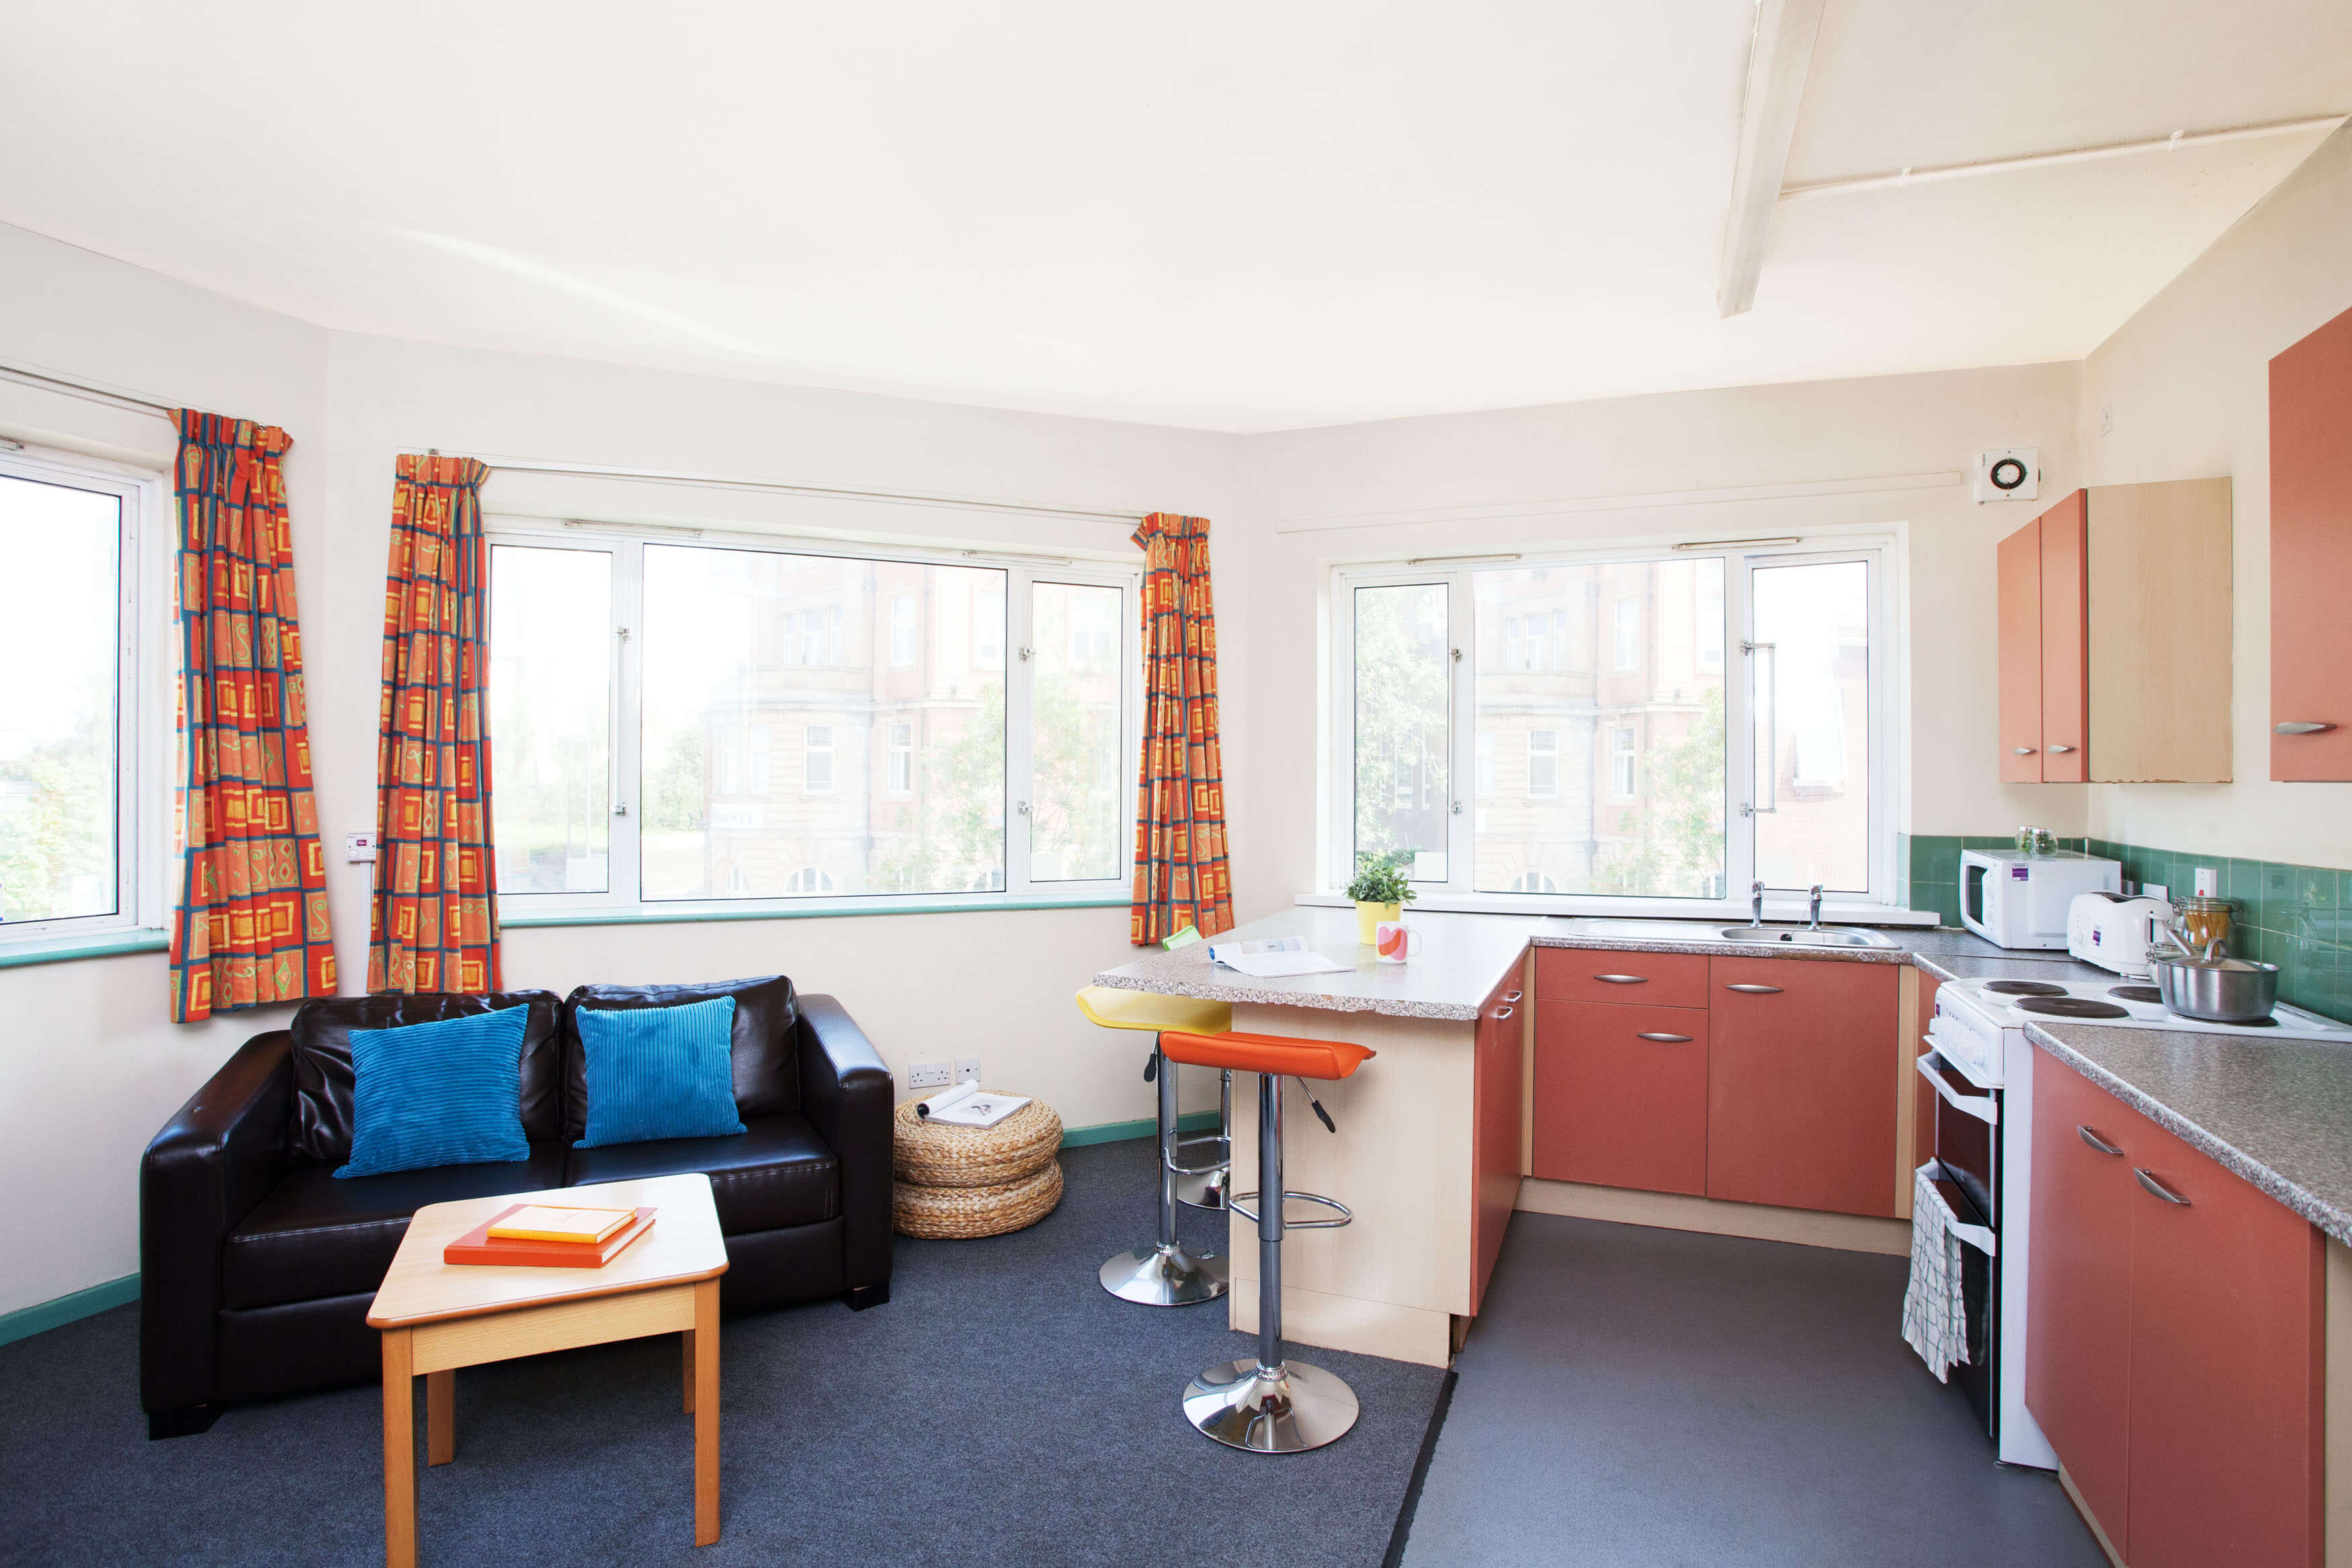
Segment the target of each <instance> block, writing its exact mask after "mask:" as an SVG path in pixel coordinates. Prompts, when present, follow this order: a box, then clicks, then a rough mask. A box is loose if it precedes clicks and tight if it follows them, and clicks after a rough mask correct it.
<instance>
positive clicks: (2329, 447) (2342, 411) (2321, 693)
mask: <svg viewBox="0 0 2352 1568" xmlns="http://www.w3.org/2000/svg"><path fill="white" fill-rule="evenodd" d="M2347 432H2352V310H2347V311H2346V312H2345V313H2344V314H2343V315H2341V316H2338V317H2337V318H2336V319H2334V320H2333V321H2330V322H2329V323H2327V325H2326V326H2325V327H2322V328H2321V329H2319V330H2318V331H2316V332H2314V333H2313V334H2312V335H2311V336H2310V337H2308V338H2305V339H2304V340H2303V341H2301V342H2299V343H2297V344H2295V345H2294V347H2293V348H2291V349H2289V350H2287V351H2286V352H2285V353H2284V354H2281V355H2280V356H2279V357H2278V358H2276V359H2274V360H2273V361H2271V777H2272V778H2273V779H2288V780H2297V781H2301V780H2311V779H2339V780H2340V779H2352V620H2347V618H2346V616H2345V613H2344V606H2345V601H2346V598H2347V595H2352V435H2347ZM2314 724H2324V725H2328V726H2331V727H2330V728H2327V729H2318V730H2305V729H2302V728H2300V727H2301V726H2306V725H2314ZM2282 725H2284V726H2289V727H2290V728H2289V730H2288V732H2287V733H2286V734H2284V735H2282V734H2280V733H2279V727H2280V726H2282Z"/></svg>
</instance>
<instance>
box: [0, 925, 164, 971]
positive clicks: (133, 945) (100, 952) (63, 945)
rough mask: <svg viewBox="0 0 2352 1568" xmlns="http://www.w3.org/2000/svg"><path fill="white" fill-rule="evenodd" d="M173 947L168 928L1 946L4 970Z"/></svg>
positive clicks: (1, 965) (161, 951)
mask: <svg viewBox="0 0 2352 1568" xmlns="http://www.w3.org/2000/svg"><path fill="white" fill-rule="evenodd" d="M171 946H172V936H171V933H169V932H167V931H115V932H110V933H109V934H108V935H106V936H84V937H79V938H74V937H68V938H66V939H64V940H62V941H58V942H52V943H37V944H28V945H26V946H23V947H0V969H13V968H15V967H17V966H18V965H20V964H62V963H65V962H67V961H68V960H69V959H73V958H112V957H115V956H118V955H121V954H123V953H164V952H169V951H170V950H171Z"/></svg>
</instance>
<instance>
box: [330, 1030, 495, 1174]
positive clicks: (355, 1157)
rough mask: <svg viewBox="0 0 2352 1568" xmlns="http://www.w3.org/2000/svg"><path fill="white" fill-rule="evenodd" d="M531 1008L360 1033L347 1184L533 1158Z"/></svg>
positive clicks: (355, 1036) (356, 1034) (355, 1040)
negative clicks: (525, 1039)
mask: <svg viewBox="0 0 2352 1568" xmlns="http://www.w3.org/2000/svg"><path fill="white" fill-rule="evenodd" d="M529 1021H530V1009H529V1008H528V1007H520V1008H499V1009H497V1010H496V1011H494V1012H487V1013H471V1014H468V1015H467V1016H466V1017H464V1018H454V1019H439V1020H437V1021H436V1022H433V1023H415V1024H408V1025H405V1026H404V1027H402V1028H399V1029H355V1030H352V1037H351V1038H352V1161H351V1164H349V1165H347V1166H342V1167H341V1168H340V1169H338V1170H337V1171H336V1172H335V1174H336V1175H337V1176H386V1175H389V1174H390V1173H391V1172H394V1171H414V1170H424V1169H426V1168H427V1167H429V1166H478V1165H488V1164H491V1163H493V1162H496V1161H502V1160H527V1159H529V1158H530V1141H529V1140H528V1139H526V1138H525V1137H524V1136H523V1133H522V1111H521V1103H522V1035H523V1026H524V1025H525V1024H526V1023H528V1022H529Z"/></svg>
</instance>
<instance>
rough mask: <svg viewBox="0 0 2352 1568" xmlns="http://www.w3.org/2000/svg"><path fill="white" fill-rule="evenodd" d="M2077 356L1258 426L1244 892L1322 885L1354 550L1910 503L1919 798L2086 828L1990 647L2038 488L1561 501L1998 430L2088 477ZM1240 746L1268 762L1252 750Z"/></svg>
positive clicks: (1586, 534) (1842, 460)
mask: <svg viewBox="0 0 2352 1568" xmlns="http://www.w3.org/2000/svg"><path fill="white" fill-rule="evenodd" d="M2076 379H2077V372H2076V369H2075V367H2074V366H2073V365H2071V364H2052V365H2030V366H2020V367H2012V368H2008V369H2000V370H1985V371H1946V372H1941V373H1937V374H1933V375H1915V376H1895V377H1886V378H1882V379H1872V380H1863V381H1848V382H1805V383H1801V384H1797V385H1788V386H1764V387H1739V388H1731V389H1727V390H1723V391H1717V392H1678V393H1672V394H1666V395H1661V396H1654V397H1637V398H1616V399H1611V400H1609V401H1606V402H1589V403H1566V404H1559V405H1556V406H1553V407H1549V408H1530V409H1510V410H1505V411H1501V412H1497V413H1469V414H1452V415H1444V416H1438V417H1432V418H1424V419H1409V420H1395V421H1391V422H1387V423H1378V424H1358V425H1345V426H1338V427H1333V428H1329V429H1323V430H1310V431H1299V432H1292V433H1286V434H1274V435H1260V436H1252V437H1248V438H1245V439H1246V443H1247V446H1248V449H1249V461H1248V466H1247V477H1248V484H1249V488H1248V492H1247V499H1246V518H1247V522H1246V527H1245V528H1244V529H1243V530H1240V533H1239V537H1238V538H1236V537H1234V531H1233V530H1228V533H1227V536H1226V538H1225V539H1224V540H1223V542H1221V543H1220V544H1219V546H1218V552H1219V553H1218V557H1217V569H1218V571H1217V583H1218V592H1219V611H1220V625H1221V630H1222V631H1223V635H1224V638H1225V646H1226V647H1227V648H1228V649H1237V650H1239V651H1240V652H1241V653H1242V654H1243V658H1242V660H1241V665H1242V669H1243V671H1244V678H1242V679H1239V680H1228V681H1227V682H1226V684H1225V687H1224V690H1225V727H1226V732H1227V734H1228V735H1229V736H1233V737H1234V746H1233V747H1232V748H1231V749H1230V750H1229V753H1228V762H1227V772H1228V774H1229V775H1237V776H1238V779H1239V783H1238V787H1237V788H1236V789H1235V790H1234V801H1235V804H1234V811H1235V825H1234V839H1235V841H1236V843H1237V844H1238V845H1239V846H1240V847H1241V849H1242V851H1243V852H1244V855H1245V857H1246V860H1245V871H1244V874H1243V875H1241V876H1240V877H1239V878H1238V879H1237V880H1238V883H1239V890H1240V897H1241V901H1242V904H1243V909H1242V913H1243V914H1244V916H1245V917H1246V916H1255V915H1263V914H1265V913H1267V912H1269V911H1270V910H1271V909H1272V908H1274V907H1275V906H1276V905H1278V904H1281V903H1283V902H1286V900H1287V899H1288V898H1289V896H1290V894H1291V893H1292V892H1293V891H1294V890H1296V889H1298V888H1304V887H1309V886H1312V885H1314V884H1315V881H1316V871H1317V868H1318V862H1317V854H1316V829H1317V817H1316V806H1317V800H1318V784H1317V777H1318V746H1317V737H1318V716H1319V715H1320V713H1321V711H1322V709H1321V707H1320V706H1319V704H1318V696H1317V694H1316V690H1315V686H1314V684H1313V683H1312V682H1311V681H1310V680H1309V679H1308V672H1310V671H1312V670H1314V669H1315V668H1316V664H1317V660H1318V654H1319V653H1320V652H1321V649H1322V647H1323V643H1324V641H1325V634H1324V632H1322V630H1321V629H1320V624H1319V622H1320V616H1321V612H1322V608H1323V601H1324V598H1325V595H1326V594H1327V592H1328V586H1329V581H1330V568H1331V566H1332V564H1333V563H1334V562H1335V561H1338V560H1340V559H1366V558H1370V557H1373V556H1376V555H1377V556H1386V557H1391V558H1399V559H1402V558H1406V557H1411V556H1419V555H1448V554H1457V555H1458V554H1463V553H1466V552H1472V551H1481V550H1497V551H1525V550H1532V549H1541V548H1544V547H1547V546H1558V545H1563V544H1576V543H1582V544H1591V543H1597V542H1600V541H1602V540H1609V541H1625V542H1636V541H1639V540H1642V539H1649V538H1687V537H1691V536H1692V535H1694V534H1697V533H1703V534H1705V535H1709V536H1714V537H1718V538H1740V537H1755V536H1759V535H1760V536H1769V535H1780V534H1789V533H1802V532H1804V531H1805V530H1807V529H1811V528H1824V527H1831V526H1839V525H1885V524H1893V523H1902V524H1904V525H1906V532H1907V536H1908V539H1909V549H1908V578H1909V583H1910V607H1909V627H1910V636H1911V657H1910V660H1909V671H1910V694H1911V705H1910V706H1911V709H1912V722H1911V726H1910V742H1909V748H1910V755H1909V762H1910V804H1909V808H1908V810H1907V813H1902V814H1901V815H1902V821H1900V822H1899V823H1898V825H1899V826H1901V827H1903V828H1904V829H1906V831H1912V832H1918V833H1971V832H1997V831H2001V827H2000V825H2001V824H2004V823H2011V824H2013V823H2016V822H2020V821H2035V822H2039V823H2042V824H2044V825H2047V826H2049V827H2051V828H2052V829H2053V830H2055V831H2060V832H2062V833H2079V832H2081V831H2084V791H2083V789H2081V788H2080V787H2074V786H2035V787H2032V788H2027V787H2023V786H2016V785H2004V784H2002V783H2001V782H2000V777H1999V773H2000V769H1999V743H1998V740H1997V738H1996V735H1995V729H1996V718H1997V712H1996V709H1997V692H1996V689H1995V683H1994V676H1995V670H1994V664H1993V659H1992V656H1991V642H1992V629H1993V624H1994V576H1993V568H1994V557H1993V548H1994V545H1995V544H1996V543H1997V542H1998V541H1999V539H2000V538H2001V537H2002V536H2003V535H2005V534H2007V533H2009V532H2011V531H2012V530H2013V529H2015V528H2019V527H2021V526H2022V525H2023V524H2024V523H2025V522H2027V521H2028V520H2030V519H2031V518H2032V517H2033V515H2034V513H2035V511H2036V510H2037V508H2036V507H2033V506H2032V505H2030V504H2026V503H2021V502H2006V503H2000V504H1996V505H1990V506H1983V507H1979V506H1978V505H1976V504H1975V503H1974V502H1972V501H1971V500H1970V499H1969V492H1968V489H1967V487H1966V486H1965V485H1956V486H1945V487H1941V488H1936V489H1917V490H1898V491H1886V492H1880V493H1876V494H1855V495H1843V496H1832V497H1814V498H1810V499H1786V498H1781V499H1769V500H1750V501H1735V502H1723V501H1712V502H1706V503H1686V504H1682V505H1673V506H1657V507H1648V508H1645V509H1641V510H1621V509H1612V510H1604V511H1580V512H1563V511H1560V510H1558V509H1553V510H1551V511H1549V513H1547V509H1546V507H1544V506H1543V505H1542V503H1544V502H1547V501H1550V502H1559V501H1563V500H1573V499H1578V498H1583V497H1616V496H1655V495H1661V494H1675V493H1681V492H1687V491H1693V490H1701V489H1719V488H1743V489H1744V488H1755V487H1763V486H1796V485H1803V484H1809V483H1813V482H1819V481H1828V480H1847V479H1856V478H1864V477H1884V476H1895V475H1906V474H1929V473H1936V472H1939V471H1947V470H1959V471H1961V472H1963V473H1965V472H1966V471H1967V470H1968V469H1969V467H1970V465H1972V464H1973V463H1974V461H1975V456H1976V454H1977V452H1978V451H1979V450H1980V449H1982V448H1985V447H1988V446H2038V447H2040V448H2041V451H2042V486H2043V494H2044V495H2058V494H2063V493H2064V492H2065V491H2067V490H2069V489H2071V488H2073V487H2074V486H2075V485H2077V484H2079V483H2080V482H2081V480H2080V477H2079V476H2078V474H2077V471H2076V466H2075V462H2074V416H2075V408H2074V395H2075V386H2076ZM1458 507H1480V508H1487V509H1490V510H1491V511H1492V512H1493V513H1494V515H1492V516H1486V517H1481V518H1480V519H1479V520H1475V521H1465V520H1460V519H1453V518H1440V519H1434V520H1429V521H1416V522H1407V523H1404V524H1402V525H1391V526H1379V527H1371V526H1366V527H1354V528H1346V529H1344V530H1318V531H1311V532H1285V531H1284V530H1285V529H1286V528H1295V527H1296V526H1297V525H1298V524H1299V523H1301V522H1307V521H1323V522H1328V521H1331V520H1333V519H1347V518H1355V517H1360V515H1362V514H1367V513H1388V514H1397V513H1402V514H1405V515H1407V516H1412V515H1413V514H1416V513H1422V512H1431V511H1440V510H1444V509H1446V508H1458ZM1236 754H1238V755H1240V756H1241V757H1243V758H1245V759H1246V764H1245V766H1244V767H1242V768H1235V767H1234V765H1233V761H1232V758H1233V757H1234V755H1236Z"/></svg>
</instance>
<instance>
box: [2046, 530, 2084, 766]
mask: <svg viewBox="0 0 2352 1568" xmlns="http://www.w3.org/2000/svg"><path fill="white" fill-rule="evenodd" d="M2040 521H2041V525H2042V527H2041V533H2042V782H2043V783H2045V784H2080V783H2082V782H2083V781H2084V780H2085V779H2089V778H2090V776H2091V775H2090V747H2091V736H2090V717H2091V685H2090V655H2089V651H2088V648H2087V646H2086V642H2087V639H2088V636H2089V633H2090V624H2091V602H2090V577H2089V572H2088V570H2086V559H2085V558H2086V556H2087V554H2088V551H2089V532H2090V529H2089V521H2090V508H2089V505H2088V497H2087V496H2086V495H2085V494H2084V492H2083V491H2081V490H2077V491H2075V492H2074V494H2073V495H2071V496H2069V497H2066V498H2065V499H2064V500H2063V501H2061V502H2059V503H2058V504H2057V505H2056V506H2054V507H2051V508H2050V509H2049V510H2048V511H2046V512H2044V513H2042V517H2041V519H2040Z"/></svg>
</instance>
